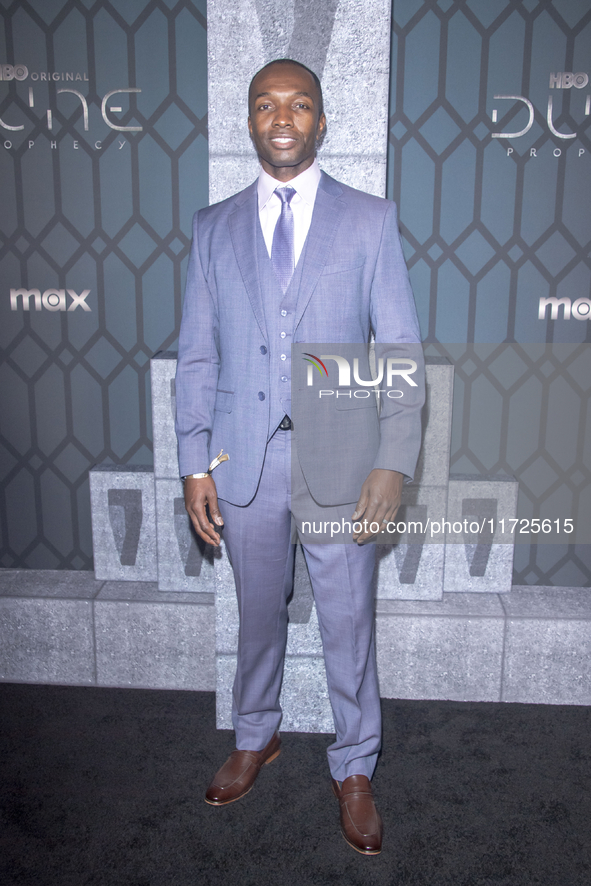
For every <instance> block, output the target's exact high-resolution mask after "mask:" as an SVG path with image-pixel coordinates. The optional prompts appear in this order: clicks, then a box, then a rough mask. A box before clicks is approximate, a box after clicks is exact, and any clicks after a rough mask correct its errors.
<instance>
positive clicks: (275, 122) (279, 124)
mask: <svg viewBox="0 0 591 886" xmlns="http://www.w3.org/2000/svg"><path fill="white" fill-rule="evenodd" d="M319 98H320V97H319V95H318V90H317V89H316V84H315V83H314V80H313V79H312V77H311V75H310V74H309V73H308V72H307V71H305V70H304V69H303V68H300V67H299V66H298V65H286V64H281V65H271V66H270V67H269V68H266V69H265V70H264V71H262V72H261V73H260V74H259V75H258V76H257V77H256V78H255V80H254V82H253V84H252V89H251V93H250V116H249V118H248V129H249V132H250V137H251V138H252V140H253V142H254V146H255V148H256V151H257V154H258V155H259V159H260V161H261V165H262V167H263V169H264V170H265V172H268V173H269V175H272V176H273V177H274V178H276V179H278V180H279V181H284V182H286V181H289V180H290V179H292V178H295V177H296V175H299V174H300V172H303V171H304V170H305V169H307V168H308V167H309V166H311V165H312V163H313V162H314V157H315V154H316V139H317V138H318V137H319V136H320V135H321V133H322V132H323V130H324V127H325V126H326V120H325V118H324V114H320V108H319Z"/></svg>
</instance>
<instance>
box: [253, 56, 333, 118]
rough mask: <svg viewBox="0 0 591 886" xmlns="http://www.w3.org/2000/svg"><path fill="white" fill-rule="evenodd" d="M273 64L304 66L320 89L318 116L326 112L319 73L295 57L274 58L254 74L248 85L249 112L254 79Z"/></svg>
mask: <svg viewBox="0 0 591 886" xmlns="http://www.w3.org/2000/svg"><path fill="white" fill-rule="evenodd" d="M272 65H297V66H298V68H303V69H304V71H307V72H308V74H310V76H311V77H312V80H313V81H314V85H315V86H316V89H317V90H318V100H319V101H318V116H320V115H321V114H324V100H323V98H322V86H321V83H320V78H319V77H318V75H317V74H315V73H314V71H312V70H311V69H310V68H308V67H307V66H306V65H304V64H302V62H298V61H296V59H295V58H276V59H273V61H271V62H267V64H266V65H263V67H262V68H261V69H260V70H259V71H257V72H256V74H255V75H254V77H253V78H252V80H251V81H250V85H249V87H248V110H249V112H250V93H251V91H252V84H253V83H254V81H255V80H256V78H257V77H258V76H259V74H260V73H261V72H262V71H265V70H266V69H267V68H270V67H271V66H272Z"/></svg>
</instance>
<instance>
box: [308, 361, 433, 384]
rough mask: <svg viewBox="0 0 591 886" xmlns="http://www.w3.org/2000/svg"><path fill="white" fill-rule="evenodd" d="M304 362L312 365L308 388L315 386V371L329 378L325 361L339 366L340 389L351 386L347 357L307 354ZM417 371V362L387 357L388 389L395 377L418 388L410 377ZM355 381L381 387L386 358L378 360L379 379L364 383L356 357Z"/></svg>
mask: <svg viewBox="0 0 591 886" xmlns="http://www.w3.org/2000/svg"><path fill="white" fill-rule="evenodd" d="M306 358H309V359H306ZM304 360H306V363H309V364H310V365H309V366H308V376H307V384H308V387H311V386H312V385H313V384H314V369H317V370H318V372H319V373H320V375H321V376H322V375H323V374H324V376H326V377H328V370H327V368H326V366H325V365H324V363H323V361H324V360H334V361H335V363H336V364H337V366H338V368H339V387H346V388H348V387H350V386H351V366H350V365H349V361H348V360H347V359H346V358H345V357H341V356H339V355H338V354H321V355H320V357H316V356H315V355H314V354H305V356H304ZM400 364H402V365H400ZM416 369H417V364H416V362H415V360H410V359H408V358H406V357H405V358H402V357H387V358H386V387H391V386H392V384H393V381H392V380H393V378H394V376H402V378H403V379H404V381H405V382H406V383H407V384H409V385H410V386H411V387H413V388H416V387H417V383H416V381H414V379H412V378H411V377H410V376H411V375H412V374H413V372H416ZM323 371H324V372H323ZM353 379H354V381H355V384H358V385H361V386H365V387H371V388H373V387H375V386H376V385H381V384H382V382H383V380H384V358H383V357H380V358H379V360H378V375H377V378H370V379H369V381H364V380H363V379H361V378H360V377H359V360H358V358H357V357H355V359H354V360H353Z"/></svg>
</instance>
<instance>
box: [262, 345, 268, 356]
mask: <svg viewBox="0 0 591 886" xmlns="http://www.w3.org/2000/svg"><path fill="white" fill-rule="evenodd" d="M266 353H267V349H266V347H265V346H264V345H261V354H266Z"/></svg>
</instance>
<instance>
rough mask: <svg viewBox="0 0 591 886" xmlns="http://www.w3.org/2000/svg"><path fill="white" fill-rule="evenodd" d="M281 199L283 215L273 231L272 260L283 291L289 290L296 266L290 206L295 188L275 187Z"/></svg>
mask: <svg viewBox="0 0 591 886" xmlns="http://www.w3.org/2000/svg"><path fill="white" fill-rule="evenodd" d="M275 193H276V194H277V196H278V197H279V199H280V200H281V215H280V216H279V218H278V220H277V224H276V225H275V231H274V232H273V245H272V247H271V262H272V264H273V270H274V271H275V274H276V275H277V279H278V280H279V285H280V286H281V289H282V290H283V292H285V291H286V290H287V287H288V286H289V281H290V280H291V278H292V276H293V271H294V268H295V261H294V254H293V211H292V208H291V206H290V203H291V200H292V198H293V195H294V194H295V188H275Z"/></svg>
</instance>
